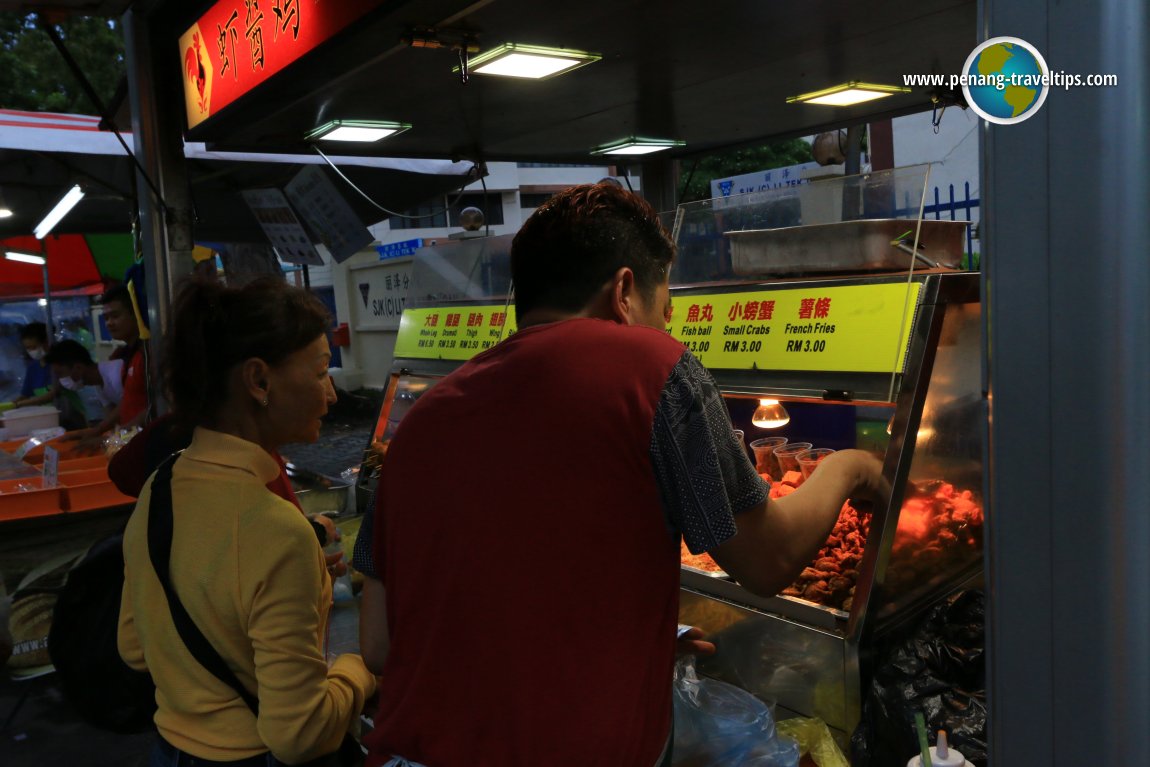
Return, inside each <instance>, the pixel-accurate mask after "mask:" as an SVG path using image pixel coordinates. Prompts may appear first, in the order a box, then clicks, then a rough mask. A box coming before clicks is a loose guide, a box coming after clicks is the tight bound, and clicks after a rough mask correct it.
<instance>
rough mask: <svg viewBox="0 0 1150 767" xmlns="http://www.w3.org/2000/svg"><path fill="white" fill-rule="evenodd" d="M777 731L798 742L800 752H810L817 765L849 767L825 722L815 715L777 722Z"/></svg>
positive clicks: (819, 766) (820, 766)
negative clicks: (808, 717)
mask: <svg viewBox="0 0 1150 767" xmlns="http://www.w3.org/2000/svg"><path fill="white" fill-rule="evenodd" d="M778 730H779V733H780V734H782V735H784V736H785V737H788V738H792V739H794V740H795V741H797V742H798V744H799V753H800V754H810V755H811V761H813V762H814V763H815V764H816V765H818V767H850V766H849V765H848V764H847V758H846V757H845V756H843V752H842V750H840V749H839V747H838V744H837V743H835V739H834V738H833V737H832V736H831V731H830V728H829V727H827V723H826V722H824V721H823V720H822V719H819V718H817V717H811V718H810V719H806V718H803V717H796V718H794V719H784V720H783V721H781V722H779V725H778Z"/></svg>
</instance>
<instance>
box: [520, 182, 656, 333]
mask: <svg viewBox="0 0 1150 767" xmlns="http://www.w3.org/2000/svg"><path fill="white" fill-rule="evenodd" d="M674 256H675V244H674V243H673V242H672V241H671V238H670V236H669V235H668V234H667V230H666V229H664V228H663V225H662V224H661V223H660V222H659V215H658V213H656V212H655V209H654V208H652V207H651V205H650V203H648V202H647V201H646V200H644V199H643V198H642V197H639V196H638V195H637V194H634V193H633V192H627V191H625V190H623V189H620V188H619V187H617V186H615V185H612V184H602V183H600V184H586V185H583V186H574V187H571V188H570V189H567V190H565V191H563V192H560V193H559V194H557V195H555V196H554V197H552V198H551V199H550V200H548V201H547V202H545V203H544V204H543V205H542V206H540V207H539V208H538V209H537V210H536V211H535V212H534V213H533V214H532V215H531V217H530V218H528V219H527V221H526V222H524V224H523V228H522V229H520V230H519V233H518V234H516V235H515V239H514V241H513V242H512V244H511V276H512V278H513V279H514V280H515V316H516V317H517V318H519V319H520V320H522V318H523V316H524V315H525V314H526V313H527V312H529V311H531V310H532V309H536V308H538V307H546V308H550V309H558V310H561V311H566V312H576V311H579V310H580V309H582V308H583V307H584V306H586V305H587V303H588V302H589V301H590V300H591V299H592V297H593V296H594V295H595V293H596V291H598V290H599V289H600V288H601V287H602V286H603V283H605V282H606V281H607V280H608V279H610V278H611V277H612V276H613V275H614V274H615V272H616V271H618V270H619V269H620V268H621V267H624V266H628V267H630V268H631V270H632V271H633V272H634V273H635V284H636V286H637V287H638V289H639V293H640V294H641V295H642V296H643V297H644V298H646V299H648V300H650V299H651V298H652V297H653V296H654V295H655V290H656V288H658V286H659V285H660V284H661V283H662V281H663V279H664V277H665V276H666V274H667V270H668V269H670V266H671V261H672V259H673V258H674Z"/></svg>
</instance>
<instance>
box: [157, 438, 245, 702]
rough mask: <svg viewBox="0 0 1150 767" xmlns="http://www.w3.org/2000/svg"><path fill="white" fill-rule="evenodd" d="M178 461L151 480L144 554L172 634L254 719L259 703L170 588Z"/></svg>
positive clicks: (168, 463) (166, 465) (170, 461)
mask: <svg viewBox="0 0 1150 767" xmlns="http://www.w3.org/2000/svg"><path fill="white" fill-rule="evenodd" d="M178 457H179V453H176V454H175V455H173V456H172V457H171V458H169V459H168V460H166V461H164V462H163V463H162V464H161V465H160V468H158V469H156V477H155V479H153V480H152V499H151V503H150V505H149V506H148V553H149V555H150V557H151V559H152V567H154V568H155V570H156V577H158V578H159V579H160V585H162V586H163V587H164V593H165V594H166V595H167V597H168V607H169V608H170V609H171V611H172V622H173V623H175V624H176V631H178V632H179V634H180V638H181V639H183V640H184V644H185V645H187V647H188V650H189V651H190V652H191V653H192V656H193V657H194V658H195V659H196V660H198V661H199V662H200V664H201V665H202V666H203V667H204V668H206V669H207V670H208V671H210V672H212V674H213V675H214V676H215V677H216V678H217V679H219V680H220V681H221V682H224V683H225V684H227V685H228V686H229V687H231V688H232V689H233V690H235V691H236V693H237V694H238V695H239V696H240V697H241V698H243V701H244V703H246V704H247V706H248V708H250V709H251V710H252V713H253V714H256V715H257V716H258V715H259V710H260V702H259V699H257V698H256V696H254V695H252V694H251V693H250V692H248V691H247V690H246V689H245V688H244V686H243V685H242V684H240V680H239V679H237V678H236V675H235V673H233V672H232V670H231V669H230V668H228V664H227V663H226V662H225V661H224V659H223V658H222V657H220V654H219V653H218V652H216V649H215V648H214V647H212V645H211V643H210V642H208V640H207V638H206V637H205V636H204V635H203V633H201V632H200V630H199V628H197V627H196V624H195V622H194V621H193V620H192V617H191V616H190V615H188V611H187V610H185V609H184V605H183V603H182V602H180V598H179V597H178V596H176V591H175V589H174V588H172V580H171V577H170V575H169V571H170V560H171V556H172V531H173V521H172V466H173V465H174V464H175V462H176V458H178Z"/></svg>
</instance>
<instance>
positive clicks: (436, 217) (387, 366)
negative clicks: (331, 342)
mask: <svg viewBox="0 0 1150 767" xmlns="http://www.w3.org/2000/svg"><path fill="white" fill-rule="evenodd" d="M487 170H488V175H487V176H486V177H485V178H483V179H482V180H481V181H476V182H474V183H472V184H469V185H468V186H467V187H465V188H464V189H462V190H459V191H457V192H453V193H451V194H447V195H444V196H443V198H442V199H435V200H429V201H427V202H425V203H423V204H422V205H420V206H419V207H417V208H415V209H414V210H410V211H404V214H405V217H399V216H392V217H391V218H389V219H387V220H386V221H382V222H380V223H378V224H375V225H373V226H371V227H369V229H370V231H371V233H372V234H373V235H374V236H375V240H376V241H375V243H373V244H372V245H371V246H369V247H368V248H365V249H364V250H363V251H361V252H359V253H357V254H355V255H354V256H352V257H351V258H349V259H348V260H347V261H344V262H343V263H342V264H334V263H332V260H331V258H330V257H329V256H328V254H327V253H326V252H325V250H324V248H323V246H317V249H318V250H319V251H320V253H321V254H322V255H323V257H324V262H325V265H324V266H313V267H309V268H308V280H309V282H310V285H311V287H312V289H313V290H315V291H316V292H317V293H320V294H321V296H322V294H323V293H325V292H326V291H327V290H330V291H331V292H332V294H333V295H334V305H335V314H336V322H337V323H346V324H347V326H348V341H349V343H348V345H347V346H343V347H341V348H340V367H341V369H340V370H338V371H335V372H334V373H333V375H335V376H336V384H337V385H338V386H339V387H340V388H343V389H349V390H351V389H357V388H359V387H361V386H366V387H371V388H383V387H385V386H386V385H387V379H388V374H389V372H390V370H391V361H392V354H393V351H394V349H395V336H396V331H397V330H398V328H399V314H400V313H401V312H402V310H403V303H404V301H405V299H406V293H407V281H408V279H409V278H410V273H411V257H410V255H409V254H410V253H411V252H414V250H415V248H417V247H420V246H429V245H434V244H435V243H436V242H437V241H441V240H448V239H449V238H450V237H451V235H453V234H455V235H457V236H458V234H459V233H460V232H462V231H463V230H462V227H461V226H460V225H459V212H460V211H461V210H463V209H464V208H468V207H474V208H479V209H480V210H481V211H483V214H484V219H485V225H484V227H483V228H482V230H481V231H482V232H484V233H485V234H490V235H493V236H494V235H501V234H514V233H515V232H517V231H519V227H520V226H521V225H522V224H523V222H524V221H525V220H526V219H527V217H528V216H530V215H531V214H532V213H533V212H534V211H535V209H536V208H537V207H539V206H540V205H542V204H543V202H544V201H546V200H547V199H548V198H550V197H551V196H552V195H554V194H555V193H556V192H559V191H562V190H563V189H566V188H568V187H570V186H574V185H576V184H589V183H595V182H596V181H600V180H601V179H603V178H605V177H608V176H610V177H613V178H617V179H618V180H619V181H620V183H622V184H623V185H624V187H626V186H628V185H629V186H631V187H632V188H633V189H635V191H639V179H638V177H637V176H617V175H616V168H615V167H613V166H609V165H588V166H571V165H553V164H543V163H508V162H493V163H489V164H488V166H487ZM406 216H413V217H417V218H407V217H406ZM389 246H390V247H389Z"/></svg>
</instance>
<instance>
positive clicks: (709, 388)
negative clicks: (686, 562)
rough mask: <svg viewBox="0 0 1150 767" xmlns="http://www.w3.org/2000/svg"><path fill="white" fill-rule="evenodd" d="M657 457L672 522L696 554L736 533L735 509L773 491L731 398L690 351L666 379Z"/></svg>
mask: <svg viewBox="0 0 1150 767" xmlns="http://www.w3.org/2000/svg"><path fill="white" fill-rule="evenodd" d="M651 462H652V464H653V465H654V467H655V477H656V481H657V482H658V484H659V491H660V493H661V494H662V498H663V508H664V510H665V511H666V514H667V522H668V524H669V525H670V526H671V528H672V529H674V530H677V531H679V532H681V533H682V534H683V538H684V539H685V540H686V542H687V548H688V549H690V550H691V553H693V554H699V553H701V552H704V551H709V550H711V549H713V548H715V547H716V546H718V545H719V544H720V543H722V542H723V541H725V540H727V539H728V538H730V537H731V536H733V535H734V534H735V518H734V515H735V514H739V513H741V512H743V511H746V510H748V509H750V508H752V507H754V506H756V505H758V504H760V503H762V502H763V499H765V498H766V497H767V492H768V489H769V488H768V486H767V484H766V483H765V482H763V480H762V479H761V478H760V477H759V475H758V473H757V472H756V471H755V466H754V464H752V463H751V460H750V458H749V457H748V456H747V451H746V448H745V447H744V446H743V444H742V443H741V441H740V440H739V438H738V437H737V436H736V435H735V433H734V428H733V427H732V426H731V416H730V414H729V413H728V412H727V405H726V403H725V402H723V397H722V395H721V394H719V390H718V387H717V386H716V385H715V381H714V379H713V378H711V374H710V373H708V372H707V369H706V368H704V367H703V366H702V364H700V363H699V361H698V360H697V359H695V357H694V356H693V355H692V354H691V353H690V352H684V354H683V356H682V357H681V358H680V359H679V362H678V363H677V364H676V365H675V368H674V369H673V370H672V371H671V374H670V375H669V376H668V377H667V383H666V384H665V385H664V387H663V394H662V396H661V398H660V400H659V406H658V408H657V410H656V411H655V423H654V427H653V429H652V433H651Z"/></svg>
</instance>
